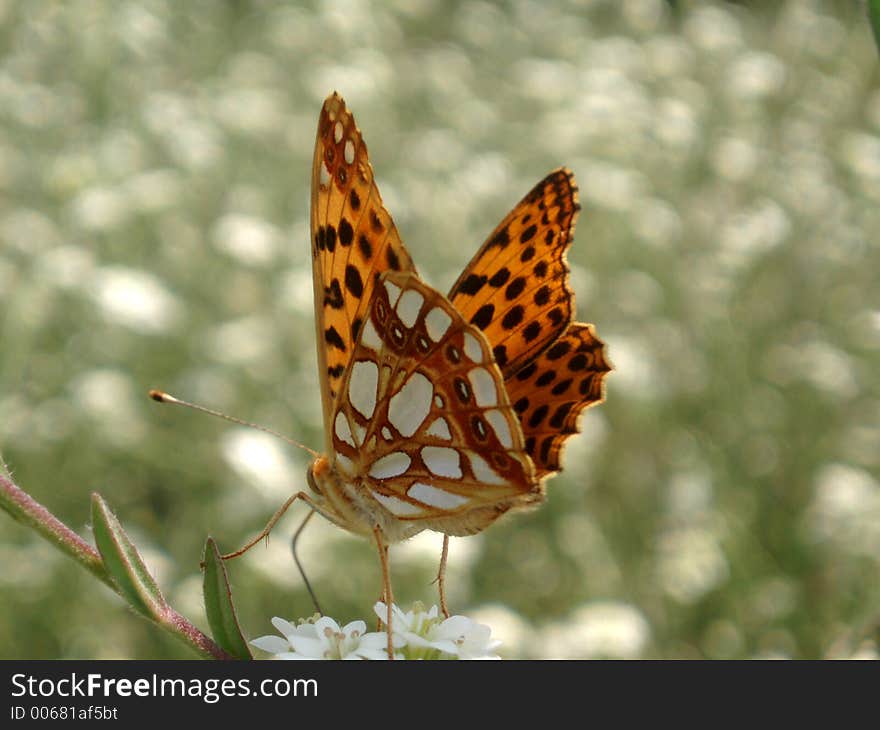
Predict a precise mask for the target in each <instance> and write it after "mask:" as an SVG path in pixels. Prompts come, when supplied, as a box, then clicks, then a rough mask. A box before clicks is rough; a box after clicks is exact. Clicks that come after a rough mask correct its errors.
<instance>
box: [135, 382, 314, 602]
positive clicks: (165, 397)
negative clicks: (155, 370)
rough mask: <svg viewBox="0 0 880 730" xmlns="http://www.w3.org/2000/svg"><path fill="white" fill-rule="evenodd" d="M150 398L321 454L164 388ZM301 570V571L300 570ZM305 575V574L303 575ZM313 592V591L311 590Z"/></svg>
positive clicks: (267, 429) (297, 442)
mask: <svg viewBox="0 0 880 730" xmlns="http://www.w3.org/2000/svg"><path fill="white" fill-rule="evenodd" d="M150 398H152V399H153V400H154V401H158V402H159V403H171V404H173V405H176V406H186V407H187V408H192V409H193V410H194V411H201V412H202V413H207V414H208V415H209V416H216V417H217V418H222V419H223V420H224V421H229V422H230V423H237V424H238V425H239V426H248V427H249V428H255V429H257V431H262V432H263V433H268V434H271V435H272V436H276V437H277V438H280V439H281V440H282V441H286V442H287V443H289V444H291V445H292V446H298V447H299V448H301V449H303V450H304V451H308V452H309V453H310V454H311V455H312V456H314V457H315V458H316V459H317V458H318V457H319V456H320V454H319V453H318V452H317V451H315V450H314V449H310V448H309V447H308V446H305V445H304V444H301V443H300V442H299V441H294V440H293V439H292V438H290V437H288V436H285V435H284V434H281V433H278V431H273V430H272V429H271V428H266V427H265V426H260V425H259V424H258V423H251V422H250V421H243V420H242V419H240V418H235V417H234V416H228V415H226V414H225V413H221V412H220V411H215V410H213V409H212V408H206V407H205V406H200V405H198V404H196V403H190V402H189V401H185V400H181V399H180V398H175V397H174V396H173V395H170V394H169V393H166V392H165V391H163V390H151V391H150ZM300 572H301V571H300ZM303 577H305V576H303ZM310 592H311V591H310Z"/></svg>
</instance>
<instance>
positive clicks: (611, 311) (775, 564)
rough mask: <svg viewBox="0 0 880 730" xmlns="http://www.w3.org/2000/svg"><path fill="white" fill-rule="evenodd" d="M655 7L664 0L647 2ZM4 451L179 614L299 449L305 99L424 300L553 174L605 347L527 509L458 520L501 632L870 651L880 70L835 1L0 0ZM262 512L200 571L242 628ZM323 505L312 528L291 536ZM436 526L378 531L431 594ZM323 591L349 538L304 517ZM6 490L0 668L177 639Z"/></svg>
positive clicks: (305, 368)
mask: <svg viewBox="0 0 880 730" xmlns="http://www.w3.org/2000/svg"><path fill="white" fill-rule="evenodd" d="M673 7H674V8H675V10H673V9H672V8H673ZM0 49H2V50H0V54H2V55H0V454H2V457H3V458H4V459H5V460H6V462H7V463H8V464H9V466H10V468H11V469H12V471H13V475H14V477H15V479H16V481H17V482H18V483H19V484H20V485H21V486H22V487H23V488H24V489H26V490H27V491H29V492H30V493H31V494H32V495H33V496H34V497H35V498H36V499H38V500H39V501H41V502H42V503H43V504H45V505H46V506H47V507H48V508H49V509H51V510H52V511H53V512H54V513H55V514H56V515H57V516H58V517H59V518H61V519H62V520H63V521H64V522H66V523H67V524H68V525H70V526H71V527H73V529H75V530H76V531H78V532H79V533H80V534H82V535H84V536H86V537H87V539H89V540H90V539H91V537H90V534H89V526H88V521H89V501H88V500H89V494H90V493H91V492H92V491H99V492H100V493H101V494H102V495H103V496H104V497H105V498H106V499H107V501H108V502H109V503H110V505H111V506H112V507H113V509H114V510H115V511H116V513H117V514H118V516H119V518H120V519H121V521H122V523H123V524H124V525H125V527H126V529H127V530H128V531H129V534H130V535H131V536H132V537H133V539H134V540H135V542H136V543H137V544H138V546H139V547H140V548H141V550H142V552H143V554H144V556H145V558H146V560H147V562H148V564H149V565H150V567H151V569H152V570H153V571H154V572H155V575H156V576H157V579H158V581H159V583H160V585H161V586H162V588H163V590H164V591H165V593H166V595H167V596H168V598H169V600H170V601H171V603H172V604H173V605H174V606H175V607H176V608H177V609H178V610H179V611H181V612H182V613H184V614H185V615H187V616H188V617H189V618H190V619H192V620H193V621H194V622H195V623H197V624H198V625H199V626H202V627H204V626H205V625H206V622H205V620H204V617H203V607H202V603H201V597H200V574H199V569H198V562H199V559H200V555H201V551H202V547H203V545H204V541H205V538H206V536H208V535H209V534H210V535H212V536H214V537H215V538H216V539H217V540H218V541H219V544H220V546H221V549H233V548H236V547H238V546H239V545H240V544H242V543H243V542H244V541H245V540H246V539H248V538H249V537H251V536H252V535H253V534H255V533H256V532H257V531H258V530H259V529H260V528H261V527H262V526H263V524H264V523H265V521H266V520H267V519H268V517H269V516H270V515H271V514H272V512H273V511H274V510H275V509H276V507H277V506H278V505H279V504H280V503H281V502H282V501H283V500H284V499H285V498H286V497H287V496H288V495H289V494H290V493H291V492H292V491H296V490H299V489H301V488H304V487H305V468H306V465H307V461H308V457H307V455H306V454H304V453H303V452H300V451H298V450H296V449H294V448H293V447H289V446H287V445H286V444H284V443H283V442H281V441H278V440H274V439H272V438H270V437H265V436H264V435H263V434H261V433H259V432H256V431H248V430H244V429H240V428H236V427H233V426H231V425H229V424H227V423H224V422H221V421H218V420H215V419H211V418H207V417H204V416H202V415H199V414H196V413H193V412H190V411H184V410H181V409H174V408H172V407H169V406H161V405H159V404H156V403H153V402H152V401H150V400H148V399H147V396H146V392H147V390H148V388H151V387H158V388H163V389H165V390H168V391H170V392H172V393H175V394H177V395H179V396H181V397H185V398H188V399H192V400H197V401H199V402H202V403H204V404H206V405H209V406H212V407H215V408H220V409H222V410H224V411H226V412H228V413H230V414H234V415H237V416H239V417H242V418H246V419H249V420H253V421H257V422H259V423H261V424H264V425H266V426H269V427H273V428H275V429H278V430H280V431H282V432H284V433H286V434H289V435H290V436H291V437H293V438H296V439H298V440H300V441H302V442H304V443H306V444H309V445H311V446H313V447H314V448H321V445H322V443H323V439H322V435H321V428H322V425H321V415H320V413H321V410H320V403H319V399H318V390H317V380H316V365H315V352H314V332H313V311H312V292H311V271H310V257H309V232H308V221H309V211H308V200H309V189H308V188H309V177H310V170H311V157H312V151H313V145H314V134H315V128H316V124H317V117H318V112H319V110H320V106H321V102H322V100H323V99H324V97H325V96H326V95H327V94H328V93H329V92H330V91H332V90H334V89H336V90H338V91H339V92H340V93H341V94H342V95H343V96H344V97H345V98H346V100H347V101H348V103H349V105H350V106H351V108H352V109H353V111H354V113H355V116H356V119H357V121H358V124H359V126H360V128H361V130H362V131H363V134H364V137H365V139H366V141H367V144H368V145H369V148H370V153H371V158H372V161H373V165H374V168H375V171H376V175H377V179H378V182H379V185H380V188H381V190H382V193H383V196H384V198H385V202H386V204H387V206H388V208H389V210H390V211H391V213H392V215H393V216H394V217H395V220H396V222H397V224H398V227H399V228H400V230H401V233H402V236H403V238H404V241H405V242H406V244H407V246H408V248H409V250H410V252H411V253H412V255H413V258H414V259H415V261H416V263H417V265H418V267H419V269H420V270H421V272H422V273H423V274H424V275H425V276H426V278H427V279H428V280H429V281H430V282H432V283H433V284H434V285H436V286H437V287H438V288H439V289H441V290H443V291H445V290H447V289H448V287H449V285H450V284H451V283H452V282H453V281H454V280H455V278H456V277H457V275H458V273H459V272H460V271H461V269H462V267H463V266H464V264H465V263H466V262H467V261H468V260H469V258H470V256H471V255H472V253H473V252H474V251H475V250H476V248H477V246H478V245H479V244H480V243H481V242H482V240H483V238H484V237H485V236H486V234H487V233H488V232H489V231H490V230H491V229H492V228H493V227H494V226H495V224H496V223H497V222H498V221H499V220H501V218H502V217H503V216H504V215H505V213H506V212H507V210H508V209H509V208H510V207H511V206H512V205H513V204H514V203H515V202H517V201H518V200H519V198H520V197H521V196H522V195H523V194H524V193H525V192H527V191H528V190H529V189H530V187H531V186H532V185H533V184H534V183H535V182H536V181H537V180H539V179H540V178H541V177H542V176H543V175H544V174H545V173H546V172H547V171H549V170H550V169H552V168H554V167H556V166H558V165H567V166H569V167H571V168H572V169H573V170H574V172H575V174H576V175H577V179H578V182H579V184H580V190H581V203H582V205H583V211H582V213H581V217H580V221H579V224H578V228H577V232H576V236H575V243H574V246H573V248H572V250H571V253H570V260H571V264H572V269H573V285H574V289H575V291H576V296H577V306H578V318H579V319H581V320H585V321H590V322H594V323H595V324H596V326H597V329H598V332H599V335H600V336H601V337H602V338H603V339H604V340H605V341H606V342H607V343H608V347H609V352H610V356H611V359H612V361H613V362H614V364H615V366H616V372H615V373H613V374H612V375H611V377H610V378H609V379H608V394H607V402H606V403H605V404H604V405H602V406H600V407H598V408H595V409H591V410H589V411H587V412H586V415H585V416H584V418H583V420H582V428H583V432H584V435H583V436H580V437H577V438H575V439H572V440H571V442H570V446H569V448H568V450H567V452H566V458H565V462H564V463H565V471H564V472H563V473H562V474H561V475H560V476H558V477H556V478H554V479H553V480H552V482H551V483H550V485H549V501H548V503H547V504H545V505H544V506H543V507H542V508H541V509H540V510H538V511H535V512H533V513H529V514H524V515H518V516H512V517H510V518H507V519H505V520H502V521H500V522H499V523H497V524H496V525H495V526H493V527H492V528H491V529H489V530H488V531H486V532H485V533H484V534H482V535H479V536H476V537H472V538H464V539H453V541H452V547H451V556H450V575H449V588H450V592H451V596H450V599H451V605H452V608H453V610H454V611H455V612H458V613H465V614H467V615H470V616H472V617H474V618H477V619H479V620H482V621H485V622H487V623H489V624H490V625H491V626H492V628H493V631H494V633H495V634H496V635H498V636H499V637H500V638H502V639H503V640H504V642H505V643H504V646H503V647H502V654H503V655H504V656H507V657H671V658H687V657H709V658H739V657H793V658H813V657H848V656H872V657H876V656H877V655H878V616H880V580H878V579H880V476H878V466H880V377H878V367H880V286H878V278H880V277H878V275H880V84H878V80H880V74H878V70H877V68H878V66H877V51H876V48H875V47H874V45H873V40H872V37H871V33H870V29H869V27H868V24H867V22H866V19H865V8H864V5H863V4H861V3H858V2H837V3H831V2H818V1H809V0H808V1H804V0H792V1H791V2H780V3H751V4H749V3H744V4H732V3H724V2H679V3H673V4H669V3H666V2H663V0H624V1H623V2H617V1H614V2H612V1H610V0H593V1H589V0H582V1H581V2H561V1H554V2H539V1H538V0H519V1H511V2H497V3H492V2H441V1H440V0H416V1H415V2H403V0H399V1H396V2H379V1H378V0H376V1H375V2H358V1H357V0H334V1H332V2H318V1H317V0H315V2H310V3H304V4H298V3H288V2H256V1H254V2H245V1H244V0H241V1H239V2H232V1H230V2H217V1H214V0H211V1H208V0H203V1H195V2H185V3H181V2H173V0H151V1H147V2H118V1H111V0H105V1H103V2H100V1H89V2H86V1H81V2H76V1H74V2H66V3H58V2H42V1H40V0H27V1H24V0H20V1H17V2H16V1H14V0H5V1H2V2H0ZM302 514H303V513H302V511H301V508H298V509H295V510H294V511H293V514H291V515H289V516H288V517H287V518H286V519H285V520H284V521H283V522H282V523H281V524H280V525H279V526H278V528H276V531H275V533H273V536H272V539H271V541H270V543H269V546H268V548H263V547H258V548H255V549H254V550H252V551H251V553H249V554H248V555H246V556H245V557H244V558H241V559H240V560H238V561H236V562H235V563H233V564H231V565H230V567H229V569H230V575H231V580H232V583H233V589H234V591H235V596H236V599H237V605H238V609H239V612H240V617H241V620H242V624H243V627H244V631H245V633H246V635H247V636H248V637H249V638H253V637H255V636H259V635H262V634H267V633H272V627H271V626H270V624H269V619H270V618H271V617H272V616H283V617H285V618H288V619H294V618H296V617H299V616H305V615H309V614H311V613H312V608H311V605H310V602H309V599H308V596H307V594H306V593H305V591H304V590H303V587H302V582H301V579H300V578H299V576H298V575H297V573H296V571H295V569H294V566H293V563H292V561H291V558H290V554H289V544H288V541H289V537H290V535H291V534H292V532H293V530H294V529H295V527H296V525H297V524H298V522H299V519H301V516H302ZM319 522H320V523H321V524H319ZM440 542H441V540H440V537H439V536H438V535H435V534H431V533H429V534H424V535H422V536H419V537H418V538H416V539H415V540H413V541H412V542H411V543H408V544H406V545H404V546H401V547H398V548H395V549H393V550H392V565H393V572H394V580H395V589H396V598H397V599H398V602H399V603H401V604H403V605H404V606H408V605H409V604H410V603H411V602H412V601H414V600H422V601H424V602H425V603H428V604H430V603H433V602H435V601H436V594H435V590H434V587H433V586H431V585H430V582H431V580H432V578H433V577H434V574H435V571H436V563H437V559H438V556H439V549H440ZM302 558H303V561H304V563H305V565H306V567H307V569H308V571H309V574H310V577H311V579H312V581H313V582H314V584H315V588H316V590H317V592H318V595H319V597H320V599H321V601H322V602H323V605H324V608H325V610H326V611H327V612H328V613H329V614H330V615H331V616H333V617H335V618H337V619H339V620H341V621H346V620H350V619H354V618H367V619H368V620H369V617H370V616H371V615H372V614H371V606H372V603H373V602H374V600H375V599H376V597H377V596H378V592H379V586H380V582H379V570H378V564H377V559H376V556H375V551H374V549H373V548H372V546H371V545H370V544H368V543H367V542H366V541H363V540H361V539H358V538H355V537H351V536H349V535H347V534H343V533H342V531H340V530H338V529H337V528H334V527H332V526H329V525H327V524H326V523H323V521H321V520H317V519H316V520H314V521H313V524H312V525H310V528H309V530H308V531H307V532H306V533H305V535H304V538H303V545H302ZM191 656H192V655H191V654H190V653H189V651H188V650H187V649H186V648H185V647H184V646H183V645H181V644H178V643H177V642H176V641H175V640H174V639H173V638H170V637H168V636H166V635H164V634H163V633H162V632H160V631H159V630H157V629H155V628H154V627H152V626H151V625H149V624H148V623H147V622H145V621H143V620H141V619H139V618H137V617H136V616H135V615H134V614H132V613H131V612H130V611H129V610H127V609H126V608H125V607H124V606H123V605H122V603H121V601H120V600H119V599H118V598H117V597H116V596H115V595H114V594H112V593H111V592H110V591H109V590H107V589H106V588H104V587H103V586H102V585H99V584H98V582H97V581H96V580H94V579H93V578H92V577H91V576H90V575H88V574H86V573H85V572H84V571H83V570H82V569H80V568H79V567H78V566H77V565H76V564H75V563H73V562H72V561H71V560H69V559H68V558H66V557H63V556H62V555H60V554H59V553H57V552H56V551H54V550H53V549H52V548H51V547H49V546H48V545H47V544H45V543H44V542H42V541H41V540H40V539H39V538H37V537H36V536H35V535H33V534H32V533H30V532H29V531H27V530H26V529H25V528H23V527H21V526H19V525H18V524H16V523H15V522H14V521H13V520H11V519H10V518H9V517H8V516H7V515H5V514H3V515H0V657H2V658H5V659H11V658H62V657H64V658H66V657H83V658H90V657H95V658H117V657H130V658H174V657H179V658H189V657H191Z"/></svg>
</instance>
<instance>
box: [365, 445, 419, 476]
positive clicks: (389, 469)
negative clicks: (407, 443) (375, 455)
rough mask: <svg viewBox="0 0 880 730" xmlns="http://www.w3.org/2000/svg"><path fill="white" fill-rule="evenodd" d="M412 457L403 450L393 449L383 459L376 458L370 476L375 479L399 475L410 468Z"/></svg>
mask: <svg viewBox="0 0 880 730" xmlns="http://www.w3.org/2000/svg"><path fill="white" fill-rule="evenodd" d="M411 462H412V459H410V458H409V454H405V453H404V452H403V451H392V452H391V453H390V454H388V455H387V456H383V457H382V458H381V459H376V461H374V462H373V465H372V466H371V467H370V476H371V477H373V478H374V479H390V478H391V477H399V476H400V475H401V474H403V472H405V471H406V470H407V469H409V465H410V463H411Z"/></svg>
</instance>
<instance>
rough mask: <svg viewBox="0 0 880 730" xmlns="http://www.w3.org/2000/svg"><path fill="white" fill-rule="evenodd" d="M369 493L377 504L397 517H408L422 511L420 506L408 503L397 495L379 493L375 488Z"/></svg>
mask: <svg viewBox="0 0 880 730" xmlns="http://www.w3.org/2000/svg"><path fill="white" fill-rule="evenodd" d="M371 494H372V495H373V496H374V497H375V498H376V501H377V502H378V503H379V504H381V505H382V506H383V507H384V508H385V509H387V510H388V511H389V512H390V513H391V514H393V515H395V516H397V517H409V516H411V515H417V514H420V513H421V512H422V511H423V510H422V508H421V507H418V506H416V505H414V504H410V503H409V502H404V501H403V500H402V499H398V498H397V497H393V496H388V495H385V494H379V492H377V491H376V490H375V489H374V490H372V492H371Z"/></svg>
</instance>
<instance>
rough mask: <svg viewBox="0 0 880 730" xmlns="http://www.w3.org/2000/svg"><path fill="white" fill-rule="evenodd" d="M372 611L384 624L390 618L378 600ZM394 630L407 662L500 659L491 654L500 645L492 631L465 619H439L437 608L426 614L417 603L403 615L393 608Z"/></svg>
mask: <svg viewBox="0 0 880 730" xmlns="http://www.w3.org/2000/svg"><path fill="white" fill-rule="evenodd" d="M373 610H374V611H375V612H376V615H377V616H378V617H379V619H380V620H381V621H384V620H385V619H386V618H387V615H386V610H387V609H386V606H385V604H384V603H382V602H381V601H379V602H378V603H376V605H375V606H373ZM391 614H392V615H391V628H392V631H393V632H394V645H395V647H397V646H398V642H399V643H400V645H402V647H403V648H404V652H403V653H404V656H405V657H406V658H408V659H456V658H458V659H498V658H499V657H498V656H496V655H494V654H492V653H491V652H492V651H493V650H494V649H496V648H497V647H498V646H499V645H500V644H501V642H500V641H496V640H492V638H491V634H492V630H491V629H490V628H489V627H488V626H486V625H484V624H478V623H477V622H476V621H472V620H471V619H469V618H467V617H466V616H450V617H449V618H447V619H442V620H441V618H440V615H439V614H440V611H439V609H438V608H437V606H431V608H430V609H428V610H427V611H425V610H424V607H423V606H422V605H421V604H420V603H416V604H415V605H414V606H413V608H412V610H411V611H407V612H404V611H402V610H401V609H400V608H399V607H398V606H396V605H394V604H392V605H391Z"/></svg>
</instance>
